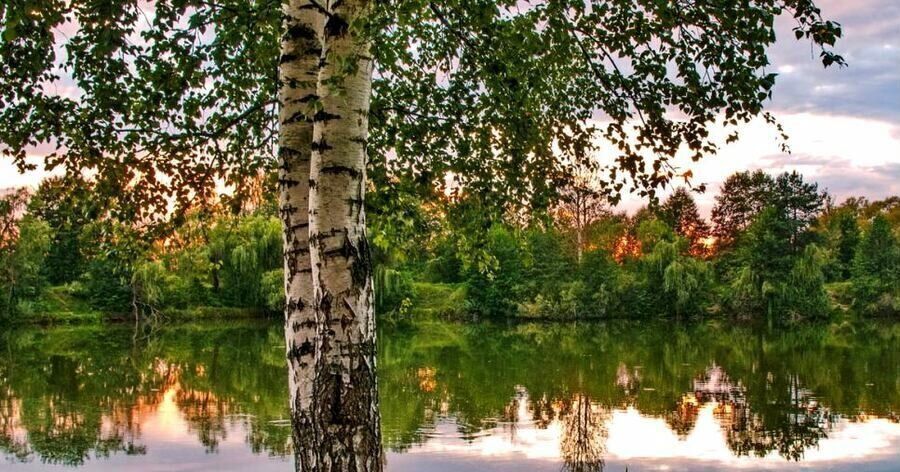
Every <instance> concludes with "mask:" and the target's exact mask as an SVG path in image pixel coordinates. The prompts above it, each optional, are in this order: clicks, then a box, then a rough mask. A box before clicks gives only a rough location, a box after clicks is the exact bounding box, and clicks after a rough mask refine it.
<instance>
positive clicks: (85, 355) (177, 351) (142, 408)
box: [0, 326, 291, 465]
mask: <svg viewBox="0 0 900 472" xmlns="http://www.w3.org/2000/svg"><path fill="white" fill-rule="evenodd" d="M276 328H277V327H276ZM42 334H43V333H41V332H39V331H25V332H18V333H14V334H9V335H7V336H6V337H4V338H3V339H2V340H0V346H2V348H3V349H2V352H4V355H3V356H2V357H0V452H2V453H5V454H6V456H7V458H8V459H11V460H15V461H31V460H35V459H37V460H40V461H42V462H45V463H53V464H64V465H80V464H82V463H84V462H85V461H87V460H90V459H91V458H98V457H108V456H110V455H112V454H145V453H146V452H147V446H146V445H144V444H142V442H141V424H142V423H143V421H144V420H145V419H146V418H147V417H149V416H151V415H154V414H159V413H160V411H159V408H160V404H161V403H163V402H164V401H166V399H167V398H168V401H171V402H172V405H173V406H174V407H175V408H176V409H177V411H176V412H174V414H177V415H179V416H180V418H182V419H183V420H184V421H185V423H186V424H187V429H188V432H189V434H191V435H193V436H194V437H196V438H197V440H198V441H199V442H200V443H201V444H202V445H203V446H205V447H206V449H207V451H211V452H212V451H215V450H216V449H217V447H218V444H219V443H220V442H221V441H222V440H224V439H225V438H226V435H227V433H228V431H229V430H235V429H237V430H242V431H241V432H242V433H244V434H245V435H246V441H247V442H248V444H249V445H250V446H251V448H252V450H253V451H254V452H263V451H268V452H269V453H271V454H276V455H284V454H287V453H288V452H289V451H290V447H291V446H290V434H291V433H290V426H289V424H288V423H286V422H285V421H283V420H284V419H285V418H287V409H286V407H287V402H286V400H285V398H286V396H285V394H286V385H285V382H284V366H283V358H282V356H281V352H280V351H277V350H275V349H271V346H273V345H274V346H278V344H275V343H278V342H282V341H281V339H280V332H279V331H278V329H275V328H272V329H265V328H263V329H261V328H260V327H258V326H235V327H231V328H229V327H219V328H217V329H214V330H204V329H196V328H185V327H182V328H179V329H178V330H171V331H166V332H164V333H161V334H158V335H155V336H154V337H153V338H152V339H139V341H138V342H137V343H135V342H134V340H133V338H132V336H131V335H130V334H129V333H128V332H127V331H124V330H122V332H118V331H115V330H113V331H112V332H110V330H108V329H107V330H101V329H97V328H74V329H68V328H67V329H63V330H54V332H53V336H47V337H44V336H42ZM226 342H227V344H225V343H226ZM216 345H228V346H229V348H227V349H223V350H222V351H221V353H220V352H219V351H218V350H217V349H215V350H214V349H212V348H211V347H212V346H216ZM167 396H168V397H167Z"/></svg>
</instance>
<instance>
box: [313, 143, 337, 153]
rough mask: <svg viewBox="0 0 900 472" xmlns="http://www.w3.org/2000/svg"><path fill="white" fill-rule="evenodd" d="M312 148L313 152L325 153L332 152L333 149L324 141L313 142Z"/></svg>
mask: <svg viewBox="0 0 900 472" xmlns="http://www.w3.org/2000/svg"><path fill="white" fill-rule="evenodd" d="M310 148H311V149H312V151H313V152H325V151H328V150H330V149H333V148H332V146H331V145H330V144H328V143H327V142H325V140H322V141H313V142H312V145H311V146H310Z"/></svg>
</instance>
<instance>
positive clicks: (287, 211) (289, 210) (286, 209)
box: [278, 204, 300, 220]
mask: <svg viewBox="0 0 900 472" xmlns="http://www.w3.org/2000/svg"><path fill="white" fill-rule="evenodd" d="M299 209H300V208H298V207H295V206H294V205H291V204H287V205H284V206H282V207H281V208H279V209H278V213H279V214H281V219H282V220H284V219H285V217H286V216H289V215H293V214H295V213H297V210H299Z"/></svg>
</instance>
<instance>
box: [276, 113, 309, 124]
mask: <svg viewBox="0 0 900 472" xmlns="http://www.w3.org/2000/svg"><path fill="white" fill-rule="evenodd" d="M301 122H302V123H308V122H309V118H307V116H306V112H304V111H303V110H300V111H296V112H294V113H293V114H291V116H289V117H287V118H285V119H284V120H283V121H282V122H281V124H282V125H290V124H294V123H301Z"/></svg>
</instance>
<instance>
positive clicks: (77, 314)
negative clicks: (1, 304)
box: [16, 285, 103, 324]
mask: <svg viewBox="0 0 900 472" xmlns="http://www.w3.org/2000/svg"><path fill="white" fill-rule="evenodd" d="M76 291H77V288H75V287H74V286H72V285H60V286H57V287H48V288H47V289H46V290H44V292H43V293H42V294H41V297H40V298H38V299H37V300H34V301H26V302H22V303H20V304H19V310H20V311H21V313H20V315H19V316H17V317H16V318H17V319H16V321H20V322H27V323H34V324H83V323H99V322H100V321H102V320H103V314H102V313H101V312H99V311H97V310H94V309H93V308H91V307H90V305H88V303H87V301H85V300H83V299H81V298H79V297H78V296H77V294H76Z"/></svg>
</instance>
